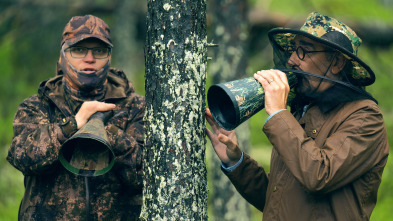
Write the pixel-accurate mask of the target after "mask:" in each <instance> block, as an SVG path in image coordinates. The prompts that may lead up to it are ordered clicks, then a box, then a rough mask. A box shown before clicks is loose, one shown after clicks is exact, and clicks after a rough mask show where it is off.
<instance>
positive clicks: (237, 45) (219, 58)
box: [209, 0, 251, 221]
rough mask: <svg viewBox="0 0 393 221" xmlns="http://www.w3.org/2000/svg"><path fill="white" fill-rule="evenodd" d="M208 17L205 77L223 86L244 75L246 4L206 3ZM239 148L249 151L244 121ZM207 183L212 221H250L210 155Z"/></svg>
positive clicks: (229, 0)
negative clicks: (208, 57)
mask: <svg viewBox="0 0 393 221" xmlns="http://www.w3.org/2000/svg"><path fill="white" fill-rule="evenodd" d="M209 12H210V14H211V36H210V39H211V41H212V43H213V44H217V45H218V46H217V47H214V48H212V49H211V51H212V53H211V55H212V56H211V57H212V61H211V62H210V63H209V75H210V76H211V78H212V83H213V84H217V83H223V82H228V81H232V80H236V79H241V78H244V77H246V76H247V71H246V67H247V62H246V59H247V39H248V22H247V1H238V0H213V1H210V2H209ZM236 134H237V136H238V142H239V146H240V147H241V148H242V149H243V151H247V150H248V149H249V145H250V144H249V138H250V129H249V126H248V122H244V123H243V124H242V125H240V126H239V127H238V128H237V129H236ZM210 161H211V165H212V166H210V167H209V173H210V176H209V182H210V181H211V186H212V190H211V192H212V194H211V195H212V196H211V199H210V201H209V202H210V205H211V207H212V215H213V219H214V220H215V221H221V220H225V221H231V220H233V221H235V220H236V221H238V220H242V221H246V220H250V217H251V216H250V206H249V204H248V202H247V201H246V200H244V199H243V197H242V196H241V195H240V194H239V193H238V192H237V191H236V189H235V187H234V186H233V185H232V183H231V182H230V181H229V180H228V178H227V177H226V176H225V175H224V174H223V173H222V171H221V169H220V160H219V159H218V157H217V156H216V155H215V154H211V158H210Z"/></svg>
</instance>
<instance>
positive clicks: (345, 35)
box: [268, 12, 375, 86]
mask: <svg viewBox="0 0 393 221" xmlns="http://www.w3.org/2000/svg"><path fill="white" fill-rule="evenodd" d="M297 35H302V36H305V37H308V38H310V39H312V40H314V41H317V42H320V43H322V44H325V45H327V46H329V47H331V48H333V49H335V50H337V51H339V52H341V54H343V55H344V56H345V57H346V58H347V59H348V60H349V61H351V63H352V65H353V69H352V73H350V75H347V76H348V77H349V78H351V79H350V80H351V82H352V83H354V84H355V85H358V86H368V85H371V84H373V83H374V81H375V75H374V72H373V71H372V70H371V68H370V67H369V66H368V65H367V64H366V63H364V62H363V61H362V60H360V58H358V57H357V51H358V47H359V46H360V45H361V43H362V40H361V39H360V38H359V37H358V36H357V35H356V33H355V32H354V31H353V30H352V29H351V28H350V27H348V26H347V25H345V24H344V23H342V22H340V21H338V20H336V19H334V18H331V17H328V16H325V15H322V14H319V13H317V12H313V13H311V14H310V15H309V16H308V18H307V19H306V22H305V23H304V25H303V26H302V27H301V28H300V30H297V29H288V28H274V29H272V30H270V31H269V33H268V36H269V40H270V43H271V44H272V45H273V46H277V47H278V48H279V50H282V51H287V50H292V51H293V50H294V49H295V41H294V39H295V37H296V36H297Z"/></svg>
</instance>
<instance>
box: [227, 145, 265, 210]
mask: <svg viewBox="0 0 393 221" xmlns="http://www.w3.org/2000/svg"><path fill="white" fill-rule="evenodd" d="M222 171H223V172H224V173H225V175H227V176H228V178H229V180H230V181H231V182H232V184H233V185H234V186H235V188H236V190H237V191H238V192H239V193H240V195H242V196H243V198H244V199H246V200H247V201H248V202H249V203H251V204H252V205H253V206H255V207H256V208H257V209H258V210H260V211H262V212H263V209H264V207H265V201H266V191H267V186H268V184H269V179H268V175H267V174H266V172H265V170H264V169H263V167H262V166H261V165H259V164H258V163H257V162H256V161H255V160H253V159H252V158H251V157H250V156H249V155H248V154H246V153H244V159H243V161H242V163H241V164H240V165H239V166H238V167H236V169H235V170H233V171H232V172H226V171H225V170H223V169H222Z"/></svg>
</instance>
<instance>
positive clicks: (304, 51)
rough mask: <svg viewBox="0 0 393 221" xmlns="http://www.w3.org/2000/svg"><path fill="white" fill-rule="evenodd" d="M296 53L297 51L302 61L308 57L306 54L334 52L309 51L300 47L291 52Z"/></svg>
mask: <svg viewBox="0 0 393 221" xmlns="http://www.w3.org/2000/svg"><path fill="white" fill-rule="evenodd" d="M294 51H296V55H297V57H298V58H299V59H300V60H302V61H303V60H304V58H305V57H306V54H308V53H318V52H334V51H332V50H322V51H308V50H306V49H304V48H303V47H302V46H298V47H297V48H296V50H293V51H290V52H291V53H293V52H294Z"/></svg>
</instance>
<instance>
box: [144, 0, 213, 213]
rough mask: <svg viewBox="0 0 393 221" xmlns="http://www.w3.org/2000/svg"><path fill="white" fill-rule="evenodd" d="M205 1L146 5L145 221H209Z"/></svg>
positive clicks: (160, 2)
mask: <svg viewBox="0 0 393 221" xmlns="http://www.w3.org/2000/svg"><path fill="white" fill-rule="evenodd" d="M206 39H207V37H206V1H205V0H195V1H183V0H169V1H154V0H148V12H147V36H146V48H145V53H146V55H145V59H146V61H145V62H146V70H145V79H146V80H145V85H146V86H145V90H146V114H145V122H146V126H145V134H146V138H145V151H144V191H143V197H144V200H143V207H142V213H141V218H142V219H143V220H149V221H150V220H207V177H206V176H207V175H206V173H207V172H206V164H205V144H206V141H205V114H204V113H205V108H206V107H205V106H206V104H205V87H206V60H207V57H206V45H207V40H206Z"/></svg>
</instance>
